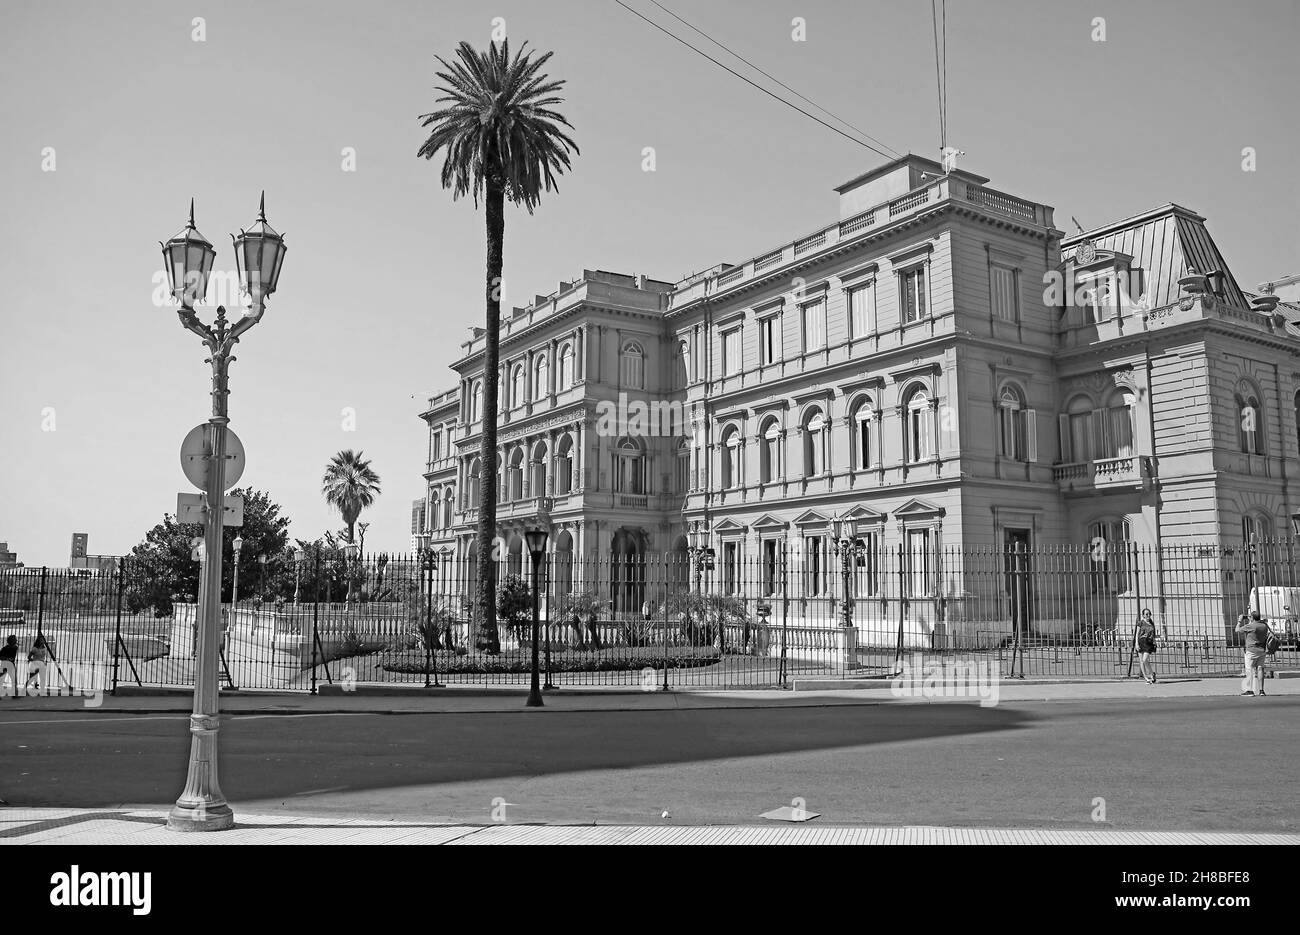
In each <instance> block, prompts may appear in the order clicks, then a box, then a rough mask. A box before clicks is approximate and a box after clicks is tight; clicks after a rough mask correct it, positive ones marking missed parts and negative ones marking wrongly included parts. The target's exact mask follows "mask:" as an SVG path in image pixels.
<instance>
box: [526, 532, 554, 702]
mask: <svg viewBox="0 0 1300 935" xmlns="http://www.w3.org/2000/svg"><path fill="white" fill-rule="evenodd" d="M524 538H525V539H527V540H528V554H529V555H530V556H531V557H532V559H533V680H532V685H531V687H530V688H529V689H528V700H527V701H526V702H524V706H525V707H527V708H540V707H541V706H542V689H541V684H540V681H541V679H540V675H541V673H540V672H538V664H539V660H538V658H537V644H538V643H539V642H540V631H541V617H540V609H539V607H538V592H539V587H538V585H539V583H540V578H541V570H542V559H543V558H544V557H545V555H546V540H547V538H549V536H548V534H547V532H546V530H545V529H530V530H528V532H526V533H524Z"/></svg>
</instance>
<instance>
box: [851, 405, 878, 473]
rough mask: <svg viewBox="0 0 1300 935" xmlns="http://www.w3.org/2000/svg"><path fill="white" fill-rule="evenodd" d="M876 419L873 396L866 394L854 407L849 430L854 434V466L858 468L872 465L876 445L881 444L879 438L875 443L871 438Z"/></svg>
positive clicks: (852, 439) (852, 444)
mask: <svg viewBox="0 0 1300 935" xmlns="http://www.w3.org/2000/svg"><path fill="white" fill-rule="evenodd" d="M875 419H876V412H875V407H874V406H873V405H872V402H871V397H870V396H864V397H863V398H862V399H860V400H859V401H858V404H857V405H856V406H855V407H854V409H853V416H852V418H850V419H849V431H850V432H851V433H852V436H853V437H852V438H851V439H850V445H851V446H852V448H853V462H854V467H856V468H857V469H858V470H862V469H863V468H868V467H871V464H872V461H871V455H872V452H873V450H874V446H875V445H878V444H879V440H877V441H875V442H874V443H873V441H872V438H871V436H872V435H873V434H874V433H875Z"/></svg>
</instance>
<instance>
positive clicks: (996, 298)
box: [989, 266, 1019, 321]
mask: <svg viewBox="0 0 1300 935" xmlns="http://www.w3.org/2000/svg"><path fill="white" fill-rule="evenodd" d="M989 287H990V291H991V292H992V297H991V298H992V302H993V317H995V318H1000V319H1002V320H1003V321H1016V320H1017V319H1018V317H1019V316H1018V315H1017V310H1016V274H1015V272H1014V271H1013V270H1009V269H1006V268H1005V267H1002V266H994V267H990V269H989Z"/></svg>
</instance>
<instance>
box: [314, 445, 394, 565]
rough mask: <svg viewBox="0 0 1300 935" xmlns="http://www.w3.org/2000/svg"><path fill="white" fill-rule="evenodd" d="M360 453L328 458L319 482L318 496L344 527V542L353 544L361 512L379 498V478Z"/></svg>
mask: <svg viewBox="0 0 1300 935" xmlns="http://www.w3.org/2000/svg"><path fill="white" fill-rule="evenodd" d="M361 454H362V452H360V451H353V450H352V449H350V448H349V449H346V450H344V451H340V452H339V453H338V454H336V455H335V456H334V457H332V458H330V461H329V464H327V465H326V466H325V476H324V477H322V478H321V488H320V492H321V493H322V494H323V495H324V496H325V502H326V503H328V504H329V505H330V506H332V507H333V508H334V509H336V510H338V511H339V513H340V514H341V515H342V517H343V522H344V523H345V524H346V525H347V529H348V531H347V539H346V541H347V542H349V543H351V542H356V541H357V540H356V538H355V536H356V524H357V519H358V517H360V516H361V511H362V510H364V509H366V508H367V507H369V506H373V505H374V503H375V500H376V498H378V497H379V494H380V489H379V475H378V474H376V473H375V472H374V469H373V468H371V467H370V462H369V461H367V460H366V459H364V458H362V457H361Z"/></svg>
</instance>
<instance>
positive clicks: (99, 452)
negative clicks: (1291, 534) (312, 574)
mask: <svg viewBox="0 0 1300 935" xmlns="http://www.w3.org/2000/svg"><path fill="white" fill-rule="evenodd" d="M626 2H627V3H628V4H629V5H631V6H634V7H636V8H637V9H638V10H640V11H642V12H643V13H645V14H646V15H647V16H650V17H652V18H654V19H656V20H658V21H660V22H663V23H665V24H671V25H673V26H674V28H675V29H676V30H677V31H678V32H679V33H681V34H682V35H684V36H687V37H689V38H690V39H691V41H692V42H693V43H694V44H696V45H702V47H703V44H704V42H705V41H704V40H703V39H701V38H700V37H699V36H697V35H695V34H692V33H690V32H689V31H688V30H687V29H686V27H684V26H681V25H680V24H676V23H674V21H672V20H671V19H670V18H669V17H668V16H667V15H666V14H664V13H662V12H661V11H660V10H658V9H656V8H655V7H654V5H653V4H652V3H651V2H649V0H626ZM661 2H662V3H663V4H664V5H665V6H667V7H669V8H670V9H672V10H674V11H675V12H677V13H679V14H680V15H682V16H684V17H685V18H687V19H689V20H691V21H692V22H693V23H695V24H696V25H697V26H699V27H700V28H701V29H703V30H705V31H706V32H708V33H709V34H711V35H712V36H714V38H716V39H719V40H720V41H722V42H724V43H726V44H727V45H729V46H731V47H732V48H734V49H735V50H736V51H738V52H740V53H741V54H743V55H745V56H746V57H747V58H750V59H751V60H752V61H754V62H756V63H757V64H759V65H761V66H762V67H763V68H764V69H766V70H767V71H769V72H771V73H772V74H774V75H775V76H776V77H778V78H780V79H782V80H783V81H784V82H786V83H787V84H789V85H791V86H792V87H794V88H796V89H797V90H798V91H800V92H801V93H803V94H805V95H807V96H808V97H810V98H812V99H813V100H815V101H817V102H818V103H820V104H822V105H823V106H825V107H827V108H829V109H830V110H832V111H834V112H836V113H837V114H839V115H840V116H842V117H844V118H846V119H847V120H849V121H850V122H852V123H854V124H856V125H857V126H859V127H861V128H862V129H864V130H865V131H867V132H868V133H870V134H871V135H872V136H875V137H877V138H879V139H880V140H883V141H884V142H885V143H886V144H888V145H889V146H890V147H892V148H894V149H896V150H901V151H907V150H912V151H914V152H918V153H923V154H927V155H930V156H935V155H937V150H938V118H937V105H936V89H935V73H934V57H933V54H934V53H933V39H932V33H931V25H930V4H929V3H926V2H920V0H909V2H900V0H888V2H885V0H853V2H848V0H749V2H745V0H716V2H712V0H710V2H687V0H661ZM199 16H201V17H203V18H204V29H205V35H204V37H203V38H204V41H201V42H198V41H194V37H193V33H194V30H195V27H194V25H193V23H192V21H193V19H194V18H195V17H199ZM0 17H2V18H0V126H3V128H4V138H5V145H4V146H3V147H0V179H3V190H4V210H3V212H2V213H0V231H2V233H3V240H2V243H3V249H2V250H0V271H3V282H4V284H5V288H6V290H7V292H8V294H7V295H6V296H5V299H4V302H3V307H2V308H0V540H7V541H8V542H9V545H10V548H11V549H14V550H16V551H17V552H18V555H19V558H20V560H22V561H24V562H26V563H27V564H28V565H39V564H42V563H47V564H51V565H64V564H67V560H68V546H69V541H70V538H71V534H72V533H73V532H76V531H82V532H87V533H89V534H90V551H91V552H92V553H117V552H123V551H126V550H128V549H129V548H130V547H131V546H132V545H134V544H136V543H137V542H138V541H140V539H141V538H142V536H143V534H144V533H145V531H146V530H147V529H148V528H149V527H150V526H151V525H152V524H154V523H155V522H157V521H158V520H160V519H161V517H162V515H163V514H164V513H165V512H172V511H174V509H175V503H176V493H177V492H178V491H182V490H186V491H188V490H190V489H191V488H190V487H189V485H188V483H187V482H186V481H185V479H184V477H183V476H182V474H181V471H180V466H179V460H178V454H177V452H178V448H179V445H180V442H181V439H182V438H183V436H184V435H185V433H186V432H187V431H188V430H189V429H190V428H191V427H192V426H194V425H196V424H198V423H200V422H202V421H204V420H205V419H206V418H207V416H208V414H209V405H210V404H209V397H208V391H209V370H208V368H207V366H206V365H205V364H204V363H203V358H204V353H203V349H202V347H201V345H200V344H199V342H198V340H197V339H196V338H195V337H194V336H193V335H191V334H189V333H188V332H185V331H184V330H183V329H182V328H181V326H180V325H179V324H178V322H177V319H176V315H175V313H174V312H173V311H171V310H169V309H167V308H160V307H156V306H155V305H154V304H153V301H152V296H153V293H154V291H155V286H154V280H153V276H154V273H155V272H157V271H158V270H160V269H161V260H160V255H159V250H158V241H159V240H165V239H166V238H167V237H169V236H171V235H172V234H174V233H176V232H177V231H178V230H179V229H180V228H181V227H182V226H183V224H184V221H185V215H186V210H187V208H188V205H189V199H190V197H191V196H193V197H194V198H195V199H196V203H197V221H198V227H199V229H200V230H201V231H202V232H203V233H204V234H205V235H206V236H207V237H208V238H209V239H210V240H211V241H212V242H213V243H214V244H216V246H217V248H218V255H217V267H218V269H228V268H230V267H231V266H232V264H233V258H232V253H231V249H230V238H229V234H230V233H231V232H234V231H236V230H237V229H238V228H239V227H241V226H243V227H247V226H249V225H250V224H251V222H252V221H253V219H254V218H255V216H256V209H257V198H258V193H259V192H260V191H261V190H262V189H265V190H266V193H267V194H266V200H267V215H268V218H269V220H270V222H271V224H272V225H273V226H275V227H276V228H277V229H279V230H281V231H283V232H284V233H285V234H286V239H287V242H288V245H289V252H288V257H287V259H286V260H285V264H284V270H283V273H282V276H281V279H280V286H279V292H277V294H276V295H275V296H274V297H273V298H272V300H271V301H270V303H269V305H268V311H267V314H266V317H265V318H264V319H263V321H262V323H261V324H260V325H259V326H258V327H257V328H255V329H254V330H253V331H251V332H250V333H249V334H248V335H247V336H246V337H245V338H244V340H243V341H242V342H241V344H240V346H239V351H238V358H239V359H238V361H237V362H236V363H235V364H234V365H233V366H232V368H231V385H232V395H231V398H230V414H231V420H232V421H231V425H232V428H234V429H235V430H236V431H237V432H238V434H239V436H240V437H241V438H242V440H243V442H244V445H245V447H246V449H247V451H248V466H247V471H246V473H245V475H244V478H243V480H242V481H241V484H249V485H252V486H255V487H259V488H263V489H265V490H267V491H269V492H270V494H271V496H272V497H273V498H274V499H275V500H277V501H278V502H280V503H281V504H283V506H284V507H285V510H286V512H287V514H288V516H289V517H290V518H291V519H292V520H293V526H292V528H291V530H290V532H291V534H292V535H296V536H298V537H303V538H309V537H314V536H316V535H319V534H320V533H321V532H322V531H323V530H325V529H337V528H338V527H339V526H340V525H341V523H340V521H339V519H338V517H337V515H335V516H330V515H329V513H328V511H327V510H326V508H325V505H324V503H323V502H322V500H321V498H320V494H319V487H320V476H321V472H322V470H323V468H324V465H325V462H326V461H327V459H328V458H329V457H330V455H331V454H333V453H334V452H336V451H338V450H339V449H342V448H360V449H363V450H364V451H365V453H366V455H367V456H369V457H371V458H373V459H374V466H375V468H376V469H377V470H378V472H379V474H380V475H381V477H382V480H383V490H384V494H383V496H382V498H381V499H380V501H379V503H378V505H377V506H376V507H375V508H374V509H373V510H371V511H369V512H368V513H367V515H366V516H364V517H363V519H366V520H368V521H370V522H371V524H372V525H371V527H370V530H369V533H368V535H367V548H376V549H390V550H398V549H403V550H404V549H405V548H406V547H407V543H408V540H409V522H410V501H411V500H412V499H413V498H415V497H419V496H421V495H422V493H423V479H422V477H421V472H422V470H423V461H424V457H425V444H426V440H425V437H424V433H423V423H421V422H420V421H419V420H418V419H417V418H416V414H417V413H418V412H419V411H420V409H421V408H422V403H423V401H424V399H425V398H426V397H427V395H429V394H430V393H432V392H436V391H440V390H442V389H445V388H448V387H450V386H452V385H454V382H455V381H454V375H453V374H452V373H451V371H449V370H448V364H449V362H450V361H452V360H453V359H454V358H455V357H456V356H458V354H459V352H460V343H461V341H462V340H464V339H465V338H466V337H467V336H468V329H469V327H470V326H471V325H474V324H478V323H481V318H482V305H481V299H480V295H481V288H482V276H483V268H484V257H483V222H482V215H481V213H478V212H476V211H475V210H474V208H473V206H472V204H471V203H469V202H462V203H453V202H452V201H451V199H450V197H449V196H448V195H447V194H446V193H444V192H443V191H442V190H441V189H440V188H439V185H438V178H437V165H436V164H431V163H426V162H424V161H423V160H417V158H416V155H415V153H416V150H417V148H418V147H419V145H420V142H421V140H422V139H423V135H422V134H423V131H422V130H421V128H420V126H419V123H418V120H417V115H419V114H421V113H424V112H426V111H428V110H431V109H432V108H433V93H432V89H433V85H434V80H433V73H434V69H435V61H434V55H435V54H442V55H448V54H450V52H451V50H452V49H453V48H454V46H455V44H456V42H457V41H459V40H461V39H467V40H469V41H471V42H473V43H475V44H477V45H482V44H486V43H487V41H488V39H489V37H490V33H491V30H492V28H493V27H492V19H493V18H494V17H503V18H504V19H505V21H506V27H505V28H506V32H507V34H508V35H509V37H510V39H511V41H512V42H518V41H520V40H524V39H527V40H529V41H530V42H531V43H533V44H534V45H536V46H538V47H540V48H542V49H553V50H554V51H555V57H554V58H553V59H552V60H551V63H550V65H549V69H550V71H551V73H552V74H553V75H554V76H556V77H560V78H565V79H567V80H568V85H567V88H566V91H565V94H566V97H567V103H566V105H565V106H564V108H563V109H564V112H565V113H566V114H567V115H568V116H569V118H570V120H571V121H572V123H573V124H574V127H575V131H574V136H575V137H576V139H577V140H578V142H579V144H580V145H581V147H582V155H581V156H580V157H579V158H578V159H577V160H576V162H575V164H574V167H573V172H572V174H571V175H569V176H567V177H565V178H564V179H563V180H562V181H561V190H560V192H559V194H558V195H551V196H549V197H547V198H546V200H545V201H544V202H543V204H542V206H541V208H540V209H539V210H538V212H537V213H536V214H535V215H534V216H532V217H529V216H528V215H527V214H525V213H523V212H522V211H518V210H513V209H512V210H510V211H509V212H508V214H507V221H506V250H505V279H506V302H507V305H508V304H520V305H522V304H526V303H527V301H528V300H529V299H530V298H531V297H532V295H533V294H534V293H543V294H545V293H548V292H550V291H552V290H553V289H554V288H555V284H556V282H557V281H558V280H560V279H570V278H573V277H574V276H576V275H577V274H578V273H579V272H580V271H581V270H582V269H583V268H584V267H586V268H592V269H595V268H600V269H606V270H614V271H619V272H626V273H646V274H649V275H651V276H653V277H656V278H662V279H675V278H678V277H680V276H682V275H684V274H686V273H689V272H691V271H694V270H697V269H702V268H705V267H708V266H711V265H713V264H715V263H717V262H720V261H739V260H743V259H744V258H745V257H748V256H752V255H754V254H755V253H759V252H762V251H764V250H765V249H768V248H770V247H774V246H777V245H779V244H781V243H783V242H786V241H788V240H790V239H792V238H793V237H795V236H798V235H800V234H803V233H805V232H807V231H809V230H811V229H813V228H816V227H818V226H820V225H824V224H828V223H830V222H831V221H833V220H834V219H835V218H836V213H837V202H836V196H835V195H834V193H833V192H832V191H831V189H832V187H833V186H835V185H837V184H839V183H841V182H843V181H846V180H847V179H849V178H851V177H853V176H854V175H857V174H859V173H861V172H863V171H865V170H866V169H868V168H870V167H872V166H874V165H876V164H878V163H879V162H882V161H883V159H882V157H880V156H879V155H877V154H875V153H872V152H871V151H869V150H867V149H864V148H862V147H860V146H857V145H855V144H853V143H851V142H849V141H848V140H845V139H844V138H842V137H840V136H837V135H835V134H833V133H832V132H831V131H829V130H826V129H824V128H822V127H820V126H818V125H817V124H815V123H812V122H811V121H809V120H808V119H807V118H805V117H803V116H801V115H799V114H797V113H795V112H794V111H793V110H790V109H788V108H786V107H784V106H783V105H781V104H779V103H777V102H776V101H773V100H772V99H771V98H769V97H767V96H765V95H763V94H761V93H759V92H758V91H756V90H754V89H753V88H751V87H749V86H748V85H746V84H744V83H742V82H741V81H739V80H737V79H736V78H734V77H732V76H731V75H728V74H726V73H725V72H723V71H721V70H720V69H718V68H717V67H716V66H714V65H712V64H710V63H709V62H707V61H705V60H704V59H703V58H701V57H699V56H698V55H696V54H695V53H694V52H691V51H690V50H689V49H687V48H685V47H684V46H682V45H680V44H678V43H676V42H674V41H672V40H671V39H669V38H668V37H667V36H664V35H663V34H661V33H659V32H657V31H655V30H654V29H652V28H651V27H650V26H648V25H647V24H645V23H644V22H642V21H641V20H639V19H637V18H636V17H635V16H633V15H632V14H630V13H628V12H627V11H626V10H624V9H622V8H621V7H619V6H618V5H617V4H616V3H614V2H613V0H566V2H551V0H547V2H537V0H533V2H506V0H492V2H487V3H485V2H483V0H438V2H429V0H424V2H372V3H364V4H363V3H352V2H346V3H345V2H310V3H308V2H305V0H299V2H265V0H263V2H234V0H231V2H223V0H201V2H190V3H176V2H162V0H152V2H114V3H111V4H110V3H85V2H78V3H71V2H64V0H51V2H42V3H31V4H6V5H5V9H4V12H3V14H2V15H0ZM795 17H802V18H803V19H804V20H805V22H806V41H802V42H796V41H794V40H793V39H792V35H791V34H792V29H793V27H792V22H791V21H792V20H793V19H794V18H795ZM1095 17H1104V18H1105V21H1106V22H1105V30H1106V41H1105V42H1097V41H1093V35H1094V31H1095V29H1094V25H1093V20H1094V18H1095ZM709 51H710V52H711V53H712V54H715V55H717V56H718V57H722V53H720V52H718V50H716V49H713V48H711V47H710V48H709ZM1298 52H1300V3H1297V0H1240V2H1236V3H1217V2H1215V3H1212V2H1202V0H1139V2H1120V0H1088V2H1078V0H1007V2H1002V0H999V2H991V0H988V2H975V0H951V2H949V3H948V87H949V92H948V127H949V129H948V137H949V142H950V143H952V144H954V145H956V146H958V147H960V148H961V149H963V150H965V151H966V153H967V155H966V156H965V157H964V158H963V159H962V163H961V164H962V166H963V167H964V168H967V169H969V170H971V171H974V172H978V173H980V174H983V175H987V176H989V177H990V178H991V180H992V181H991V183H990V184H992V185H993V186H995V187H997V188H1000V189H1002V190H1005V191H1009V192H1012V193H1015V194H1019V195H1023V196H1025V197H1028V198H1032V199H1035V200H1038V201H1042V202H1045V203H1047V204H1050V205H1053V206H1055V207H1056V209H1057V214H1056V217H1057V226H1058V227H1061V228H1062V229H1063V230H1068V231H1072V230H1073V225H1072V224H1070V216H1071V215H1076V216H1078V218H1079V220H1080V221H1081V222H1082V223H1083V224H1084V225H1085V226H1089V227H1092V226H1098V225H1100V224H1102V223H1104V222H1106V221H1108V220H1112V219H1116V218H1120V217H1125V216H1128V215H1131V214H1134V213H1137V212H1139V211H1141V210H1144V209H1146V208H1149V207H1152V206H1155V205H1158V204H1163V203H1165V202H1168V201H1176V202H1178V203H1181V204H1184V205H1187V206H1188V207H1191V208H1194V209H1196V210H1198V211H1200V212H1201V213H1202V214H1205V215H1206V216H1207V217H1208V218H1209V221H1210V230H1211V232H1212V233H1213V235H1214V236H1215V238H1216V240H1217V242H1218V244H1219V247H1220V249H1221V250H1223V251H1224V253H1225V255H1226V256H1227V257H1228V260H1229V262H1230V263H1231V264H1232V267H1233V271H1234V272H1235V273H1236V275H1237V277H1238V278H1239V279H1240V280H1241V282H1242V283H1243V285H1245V286H1246V287H1248V288H1249V287H1251V286H1253V285H1254V284H1255V283H1257V282H1259V281H1261V280H1263V279H1267V278H1270V277H1277V276H1281V275H1283V274H1286V273H1292V272H1300V243H1298V241H1300V233H1298V232H1300V225H1297V217H1298V216H1300V212H1298V211H1297V208H1298V207H1300V181H1297V173H1296V168H1297V165H1300V123H1298V122H1297V120H1296V109H1295V95H1296V92H1297V89H1300V65H1298V64H1297V62H1298V60H1300V55H1298ZM724 60H726V59H724ZM728 61H730V60H728ZM647 146H649V147H654V149H655V157H656V171H654V172H645V171H642V150H643V148H644V147H647ZM1248 146H1249V147H1254V148H1255V151H1256V158H1257V168H1256V171H1254V172H1245V171H1243V170H1242V150H1243V148H1244V147H1248ZM47 147H48V148H52V149H53V152H54V159H55V162H54V171H43V170H42V164H43V159H44V155H43V154H44V152H45V150H46V149H47ZM346 147H352V148H354V150H355V166H356V171H352V172H349V171H344V170H343V163H344V159H345V157H344V153H343V151H344V149H345V148H346ZM345 407H352V408H353V409H355V411H356V425H355V430H354V431H346V430H345V429H344V425H343V417H342V415H341V411H342V410H343V409H344V408H345ZM51 411H52V415H53V419H54V422H53V426H52V427H53V429H54V430H53V431H47V430H44V429H48V428H50V427H51V425H50V415H51Z"/></svg>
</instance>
